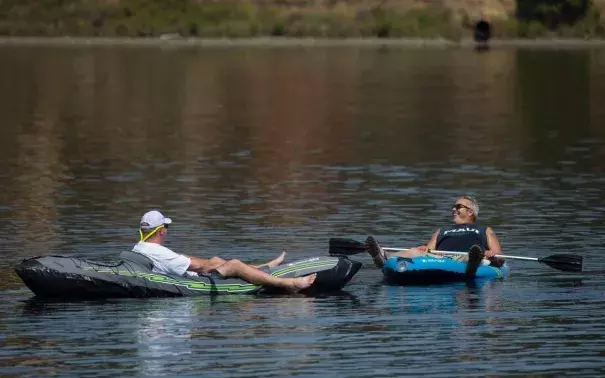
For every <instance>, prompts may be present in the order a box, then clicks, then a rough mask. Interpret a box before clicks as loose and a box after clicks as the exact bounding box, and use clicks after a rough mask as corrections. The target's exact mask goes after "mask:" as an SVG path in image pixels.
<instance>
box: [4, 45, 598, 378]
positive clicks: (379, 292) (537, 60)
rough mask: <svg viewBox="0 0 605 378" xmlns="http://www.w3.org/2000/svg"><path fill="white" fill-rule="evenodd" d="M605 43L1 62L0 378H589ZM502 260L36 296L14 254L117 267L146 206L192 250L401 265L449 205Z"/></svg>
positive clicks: (146, 53)
mask: <svg viewBox="0 0 605 378" xmlns="http://www.w3.org/2000/svg"><path fill="white" fill-rule="evenodd" d="M604 103H605V50H598V49H588V48H575V49H567V50H562V49H546V48H542V49H536V48H511V47H506V48H505V47H501V48H495V49H493V50H492V51H489V52H487V53H475V52H473V51H471V50H470V49H466V48H409V47H408V48H402V47H397V46H391V47H379V46H374V47H369V46H365V47H354V46H347V47H335V46H332V47H315V48H309V47H280V48H271V47H214V48H171V47H166V46H146V47H132V46H131V47H116V46H96V47H81V46H80V47H77V46H66V47H60V46H42V45H30V46H14V45H13V46H2V47H0V114H1V115H2V136H1V138H0V248H1V249H0V256H1V257H2V259H1V261H0V273H2V275H3V279H2V280H1V282H0V295H1V301H0V375H2V376H43V375H49V374H55V375H59V376H78V377H82V376H108V377H115V376H158V375H168V376H175V375H179V376H186V375H191V376H200V375H212V376H231V377H254V376H261V375H262V376H276V377H277V376H293V375H297V376H339V377H380V376H382V377H392V376H396V375H398V376H401V375H409V376H420V375H429V376H443V377H451V376H461V375H464V376H486V375H489V376H504V375H517V376H526V375H532V376H557V375H564V374H565V375H571V376H597V375H603V374H605V299H604V296H603V290H604V289H605V278H604V276H605V254H604V253H603V244H604V237H603V235H604V233H603V230H604V228H603V223H604V221H603V219H604V217H603V215H604V213H605V193H604V191H603V188H604V187H605V126H603V125H605V106H604V105H603V104H604ZM467 193H468V194H472V195H475V196H476V197H477V198H478V199H479V201H480V204H481V214H480V220H481V221H482V222H483V223H485V224H488V225H490V226H492V227H493V228H494V230H495V231H496V233H497V235H498V236H499V237H500V239H501V242H502V245H503V248H504V250H505V252H506V253H507V254H510V255H518V256H530V257H543V256H547V255H549V254H554V253H574V254H578V255H581V256H583V257H584V259H585V271H584V272H582V273H579V274H572V273H565V272H561V271H558V270H555V269H552V268H550V267H548V266H546V265H543V264H538V263H535V262H523V261H510V262H509V265H510V266H511V268H512V275H511V276H510V277H508V278H506V279H505V280H500V281H493V282H487V283H483V284H480V285H476V286H468V285H466V284H454V285H444V286H432V287H397V286H386V285H384V284H382V283H381V277H382V275H381V273H380V271H379V270H378V269H376V268H375V267H373V266H372V264H371V260H370V258H369V257H368V256H365V255H363V256H358V257H356V259H358V260H359V261H362V262H363V263H364V267H363V268H362V270H361V271H360V272H359V273H358V275H357V276H356V277H355V278H354V279H353V281H352V282H351V283H350V284H349V285H348V286H346V287H345V289H344V290H343V291H342V292H339V293H334V294H330V295H322V296H319V297H304V296H274V297H269V296H264V297H262V296H261V297H257V296H244V297H241V296H232V297H229V296H223V297H215V298H209V297H203V298H185V299H156V300H153V299H152V300H110V301H101V302H97V301H95V302H88V301H77V302H76V301H71V302H44V301H40V300H36V299H34V298H33V295H32V293H31V292H30V291H29V290H28V289H27V288H26V287H25V286H24V285H23V284H22V282H21V281H20V280H19V278H18V277H16V276H15V274H14V272H13V268H14V266H15V265H17V264H18V263H19V262H20V261H21V260H22V259H24V258H27V257H30V256H35V255H45V254H66V255H70V256H74V257H79V258H87V259H93V260H111V259H112V258H114V257H116V256H117V254H118V253H119V252H120V251H123V250H126V249H129V248H130V247H131V246H132V245H133V244H134V243H135V242H136V241H137V224H138V221H139V219H140V216H141V215H142V213H143V212H145V211H147V210H148V209H152V208H159V209H161V210H162V211H163V212H164V213H165V214H166V215H167V216H170V217H172V219H173V221H174V225H173V226H174V227H171V228H170V231H169V232H170V236H169V246H170V247H172V248H173V249H175V250H176V251H180V252H183V253H188V254H193V255H199V256H203V257H209V256H213V255H220V256H222V257H224V258H240V259H242V260H247V261H254V262H259V261H264V260H268V259H270V258H273V257H274V256H276V255H277V254H278V253H279V252H280V251H281V249H282V248H286V249H287V250H288V253H289V254H288V258H289V259H290V260H293V259H299V258H304V257H310V256H320V255H326V254H327V246H328V239H329V238H330V237H333V236H338V237H351V238H355V239H358V240H364V239H365V237H366V236H367V235H374V236H375V237H376V238H377V239H378V240H379V241H380V242H381V243H382V244H383V245H389V246H395V247H402V248H406V247H412V246H416V245H418V244H420V243H425V242H426V241H427V240H428V238H429V237H430V235H431V233H432V232H433V231H434V230H435V229H436V228H438V227H440V226H444V225H447V224H448V223H449V221H450V217H449V212H450V207H451V204H452V203H453V201H454V200H455V199H456V197H457V196H458V195H460V194H467Z"/></svg>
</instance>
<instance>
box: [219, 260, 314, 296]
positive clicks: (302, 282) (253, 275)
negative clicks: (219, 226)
mask: <svg viewBox="0 0 605 378" xmlns="http://www.w3.org/2000/svg"><path fill="white" fill-rule="evenodd" d="M216 271H217V272H219V273H220V274H221V275H222V276H223V277H239V278H242V279H244V280H246V281H248V282H251V283H253V284H256V285H267V286H276V287H281V288H283V289H285V290H287V291H288V292H290V293H297V292H299V291H301V290H304V289H306V288H308V287H309V286H311V285H312V284H313V282H315V278H316V277H317V274H311V275H309V276H305V277H297V278H281V277H275V276H272V275H270V274H267V273H265V272H263V271H262V270H258V269H256V268H254V267H252V266H250V265H246V264H244V263H243V262H241V261H239V260H229V261H227V262H226V263H225V264H223V265H221V266H219V267H218V268H216Z"/></svg>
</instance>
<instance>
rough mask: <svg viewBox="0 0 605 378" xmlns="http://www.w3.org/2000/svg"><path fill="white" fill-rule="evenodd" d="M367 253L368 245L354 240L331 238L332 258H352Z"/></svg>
mask: <svg viewBox="0 0 605 378" xmlns="http://www.w3.org/2000/svg"><path fill="white" fill-rule="evenodd" d="M365 251H366V245H365V244H363V243H360V242H358V241H357V240H353V239H344V238H330V247H329V253H330V256H351V255H356V254H358V253H362V252H365Z"/></svg>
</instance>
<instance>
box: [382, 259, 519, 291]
mask: <svg viewBox="0 0 605 378" xmlns="http://www.w3.org/2000/svg"><path fill="white" fill-rule="evenodd" d="M465 270H466V263H465V262H461V261H457V260H454V259H450V258H447V257H444V258H440V257H433V256H418V257H414V258H405V257H397V256H394V257H391V258H389V259H387V261H386V262H385V264H384V266H383V268H382V273H383V275H384V279H385V281H386V282H387V283H391V284H396V285H415V284H419V285H426V284H440V283H448V282H461V281H468V280H469V279H470V280H477V279H498V278H504V277H506V276H508V275H509V274H510V268H509V267H508V265H507V264H504V265H503V266H501V267H495V266H490V265H481V266H479V268H478V269H477V272H476V273H475V276H474V277H470V278H469V277H467V276H466V274H465Z"/></svg>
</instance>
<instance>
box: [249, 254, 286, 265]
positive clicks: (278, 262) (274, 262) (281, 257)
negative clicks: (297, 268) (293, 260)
mask: <svg viewBox="0 0 605 378" xmlns="http://www.w3.org/2000/svg"><path fill="white" fill-rule="evenodd" d="M285 259H286V250H285V249H284V250H283V251H282V252H281V255H279V256H277V257H276V258H274V259H273V260H271V261H269V262H268V263H266V264H262V265H252V266H253V267H254V268H257V269H258V268H264V267H266V266H268V267H269V268H275V267H276V266H279V265H281V264H282V263H283V262H284V260H285Z"/></svg>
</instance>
